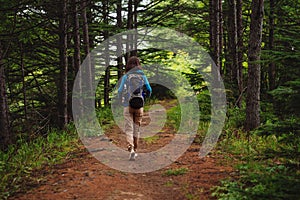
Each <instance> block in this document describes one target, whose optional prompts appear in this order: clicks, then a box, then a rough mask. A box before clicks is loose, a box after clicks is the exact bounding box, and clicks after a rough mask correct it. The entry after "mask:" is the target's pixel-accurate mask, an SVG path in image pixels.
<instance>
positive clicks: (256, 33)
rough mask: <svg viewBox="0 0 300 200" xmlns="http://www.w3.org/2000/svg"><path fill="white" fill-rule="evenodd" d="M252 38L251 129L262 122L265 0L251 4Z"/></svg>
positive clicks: (248, 123) (248, 106) (248, 105)
mask: <svg viewBox="0 0 300 200" xmlns="http://www.w3.org/2000/svg"><path fill="white" fill-rule="evenodd" d="M251 10H252V13H251V22H250V40H249V50H248V59H249V61H248V66H249V69H248V82H247V100H246V123H245V129H246V130H247V131H251V130H253V129H255V128H257V127H258V126H259V124H260V115H259V110H260V79H261V69H260V63H259V61H260V52H261V41H262V27H263V16H264V1H263V0H253V1H252V5H251Z"/></svg>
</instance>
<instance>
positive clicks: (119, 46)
mask: <svg viewBox="0 0 300 200" xmlns="http://www.w3.org/2000/svg"><path fill="white" fill-rule="evenodd" d="M122 26H123V25H122V0H118V1H117V27H118V28H119V29H121V28H122ZM117 54H118V58H117V62H118V80H119V79H120V78H121V77H122V71H123V69H122V68H123V60H122V55H121V54H122V38H121V37H117Z"/></svg>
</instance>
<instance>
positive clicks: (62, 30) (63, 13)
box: [58, 0, 68, 129]
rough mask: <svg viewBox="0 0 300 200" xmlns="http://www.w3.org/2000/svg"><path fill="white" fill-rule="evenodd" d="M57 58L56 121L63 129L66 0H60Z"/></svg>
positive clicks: (64, 121) (65, 122) (66, 63)
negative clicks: (58, 65) (58, 74)
mask: <svg viewBox="0 0 300 200" xmlns="http://www.w3.org/2000/svg"><path fill="white" fill-rule="evenodd" d="M59 5H60V9H61V10H60V18H59V47H60V48H59V60H60V79H59V81H60V82H59V92H58V113H59V115H58V120H59V121H58V122H59V127H60V128H61V129H64V128H65V127H66V125H67V123H68V109H67V105H68V57H67V0H61V1H60V4H59Z"/></svg>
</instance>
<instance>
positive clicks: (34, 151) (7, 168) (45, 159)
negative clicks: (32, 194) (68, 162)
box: [0, 127, 79, 199]
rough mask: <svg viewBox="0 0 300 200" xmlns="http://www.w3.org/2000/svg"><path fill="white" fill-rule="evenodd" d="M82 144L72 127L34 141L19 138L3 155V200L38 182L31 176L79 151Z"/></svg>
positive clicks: (0, 188)
mask: <svg viewBox="0 0 300 200" xmlns="http://www.w3.org/2000/svg"><path fill="white" fill-rule="evenodd" d="M78 145H79V141H78V137H77V134H76V133H75V131H74V128H73V127H69V128H68V130H67V131H56V130H52V131H49V133H48V134H47V135H46V136H38V137H37V138H36V139H34V140H32V141H26V140H25V139H23V138H22V137H20V138H19V140H18V141H17V143H16V144H15V145H11V146H10V147H9V148H8V150H7V151H6V152H0V177H1V179H0V191H1V192H0V199H6V198H8V197H10V196H11V195H13V194H14V193H16V192H20V191H23V190H24V189H25V188H24V185H25V183H26V185H30V184H33V185H35V184H37V183H39V181H41V180H39V179H38V178H34V177H32V173H33V172H34V171H35V170H38V169H41V168H42V167H44V166H45V165H54V164H58V163H61V162H62V161H63V160H65V159H66V158H67V157H70V156H72V154H71V153H72V152H73V151H75V150H76V149H77V148H78Z"/></svg>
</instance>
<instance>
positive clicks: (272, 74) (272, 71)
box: [268, 0, 276, 90]
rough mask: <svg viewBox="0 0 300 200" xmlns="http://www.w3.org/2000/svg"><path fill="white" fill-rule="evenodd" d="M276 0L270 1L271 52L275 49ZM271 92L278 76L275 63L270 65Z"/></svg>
mask: <svg viewBox="0 0 300 200" xmlns="http://www.w3.org/2000/svg"><path fill="white" fill-rule="evenodd" d="M274 1H275V0H270V16H269V27H270V28H269V50H270V51H272V50H273V49H274V9H275V2H274ZM268 73H269V90H274V89H275V74H276V65H275V63H274V62H271V63H270V64H269V72H268Z"/></svg>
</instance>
